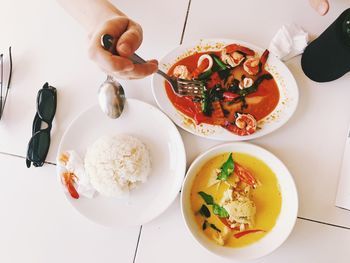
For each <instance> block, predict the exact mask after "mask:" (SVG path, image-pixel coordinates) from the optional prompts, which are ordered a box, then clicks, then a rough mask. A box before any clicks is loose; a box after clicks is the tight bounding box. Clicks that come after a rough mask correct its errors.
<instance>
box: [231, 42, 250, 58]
mask: <svg viewBox="0 0 350 263" xmlns="http://www.w3.org/2000/svg"><path fill="white" fill-rule="evenodd" d="M225 49H226V52H227V53H233V52H235V51H239V52H242V53H244V54H246V55H247V56H254V55H255V52H254V50H251V49H250V48H247V47H244V46H241V45H238V44H231V45H227V46H226V47H225Z"/></svg>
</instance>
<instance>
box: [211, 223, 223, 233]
mask: <svg viewBox="0 0 350 263" xmlns="http://www.w3.org/2000/svg"><path fill="white" fill-rule="evenodd" d="M210 227H211V228H212V229H214V230H216V231H218V232H219V233H221V230H220V229H219V228H217V227H216V225H214V224H210Z"/></svg>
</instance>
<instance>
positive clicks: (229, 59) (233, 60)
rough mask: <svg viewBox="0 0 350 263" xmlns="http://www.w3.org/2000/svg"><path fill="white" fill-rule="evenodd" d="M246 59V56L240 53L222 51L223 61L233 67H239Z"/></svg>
mask: <svg viewBox="0 0 350 263" xmlns="http://www.w3.org/2000/svg"><path fill="white" fill-rule="evenodd" d="M244 59H245V56H244V55H243V54H241V53H239V52H232V53H228V52H227V50H226V49H225V48H224V49H223V50H222V51H221V60H222V61H223V62H224V63H226V64H228V65H230V66H231V67H236V66H238V65H239V64H241V63H242V61H243V60H244Z"/></svg>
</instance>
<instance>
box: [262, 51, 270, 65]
mask: <svg viewBox="0 0 350 263" xmlns="http://www.w3.org/2000/svg"><path fill="white" fill-rule="evenodd" d="M269 53H270V51H269V50H268V49H266V50H265V51H264V53H263V54H262V55H261V58H260V63H261V65H262V66H264V65H265V63H266V61H267V59H268V57H269Z"/></svg>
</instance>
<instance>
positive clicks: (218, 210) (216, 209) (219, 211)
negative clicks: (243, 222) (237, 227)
mask: <svg viewBox="0 0 350 263" xmlns="http://www.w3.org/2000/svg"><path fill="white" fill-rule="evenodd" d="M198 194H199V195H200V196H201V197H202V198H203V200H204V202H205V203H206V204H207V205H212V206H213V213H214V214H215V215H218V216H219V217H224V218H226V217H228V216H229V214H228V212H227V211H226V209H225V208H223V207H222V206H220V205H218V204H216V203H215V202H214V198H213V197H212V196H211V195H208V194H207V193H205V192H203V191H201V192H198Z"/></svg>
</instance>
